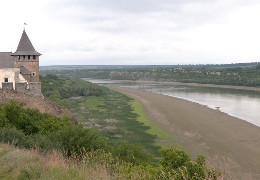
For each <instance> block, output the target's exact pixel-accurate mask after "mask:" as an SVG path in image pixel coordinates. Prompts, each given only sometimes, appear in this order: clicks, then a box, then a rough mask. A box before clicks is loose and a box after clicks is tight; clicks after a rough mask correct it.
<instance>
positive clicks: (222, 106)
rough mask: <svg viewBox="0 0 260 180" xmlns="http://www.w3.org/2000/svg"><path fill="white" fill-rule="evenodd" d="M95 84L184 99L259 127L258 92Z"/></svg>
mask: <svg viewBox="0 0 260 180" xmlns="http://www.w3.org/2000/svg"><path fill="white" fill-rule="evenodd" d="M88 81H91V82H93V83H97V84H112V85H116V86H120V87H127V88H133V89H139V90H145V91H150V92H153V93H158V94H164V95H168V96H173V97H178V98H182V99H186V100H188V101H192V102H196V103H199V104H202V105H206V106H208V107H209V108H212V109H216V110H220V111H222V112H225V113H227V114H229V115H231V116H234V117H237V118H239V119H242V120H245V121H248V122H250V123H252V124H254V125H256V126H258V127H260V92H259V91H258V92H257V91H249V90H237V89H223V88H212V87H194V86H184V85H168V84H160V83H152V82H146V83H143V82H142V83H139V82H134V81H133V82H129V81H127V82H126V81H112V80H94V79H90V80H88Z"/></svg>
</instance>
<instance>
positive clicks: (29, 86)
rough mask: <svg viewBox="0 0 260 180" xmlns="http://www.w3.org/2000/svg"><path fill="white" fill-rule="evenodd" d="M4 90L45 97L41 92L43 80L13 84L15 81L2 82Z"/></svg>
mask: <svg viewBox="0 0 260 180" xmlns="http://www.w3.org/2000/svg"><path fill="white" fill-rule="evenodd" d="M14 85H15V86H14ZM14 87H15V88H14ZM2 90H3V91H15V92H18V93H24V94H27V95H32V96H40V97H43V95H42V92H41V82H28V83H26V82H15V84H13V82H2Z"/></svg>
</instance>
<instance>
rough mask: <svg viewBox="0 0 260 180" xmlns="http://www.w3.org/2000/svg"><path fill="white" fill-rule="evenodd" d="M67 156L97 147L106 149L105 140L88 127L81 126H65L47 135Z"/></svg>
mask: <svg viewBox="0 0 260 180" xmlns="http://www.w3.org/2000/svg"><path fill="white" fill-rule="evenodd" d="M49 137H50V138H51V139H52V140H53V141H54V142H56V143H58V144H59V147H60V149H61V150H62V151H63V152H65V153H66V154H68V155H69V156H70V155H72V154H74V153H76V154H78V155H79V154H81V153H84V152H89V151H93V150H97V149H103V150H105V149H107V141H106V139H104V138H102V137H101V136H99V135H98V133H97V132H95V131H92V130H90V129H84V128H83V127H82V126H75V125H74V126H67V127H64V128H63V129H62V130H59V131H56V132H54V133H51V134H50V136H49Z"/></svg>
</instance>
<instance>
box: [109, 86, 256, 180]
mask: <svg viewBox="0 0 260 180" xmlns="http://www.w3.org/2000/svg"><path fill="white" fill-rule="evenodd" d="M109 87H110V88H111V89H114V90H116V91H119V92H122V93H125V94H127V95H129V96H131V97H133V98H136V99H137V100H139V101H140V102H141V103H142V104H143V106H144V108H145V110H146V112H147V113H148V115H149V117H150V118H151V120H152V121H155V122H157V123H158V124H159V125H160V126H161V127H162V128H163V129H165V130H166V131H168V132H170V133H171V134H172V135H173V136H174V137H176V138H177V140H178V142H179V143H181V144H182V145H183V146H184V148H185V149H186V150H187V151H189V152H190V153H191V154H193V155H197V154H204V155H206V156H207V158H208V159H209V160H210V163H212V164H214V165H215V166H219V167H220V168H222V169H223V168H224V166H226V169H227V170H226V171H227V172H226V173H227V175H230V174H231V177H235V176H236V177H242V179H244V178H247V177H249V176H252V178H253V179H254V178H256V179H257V178H260V128H259V127H257V126H255V125H253V124H250V123H248V122H246V121H243V120H240V119H238V118H235V117H232V116H229V115H227V114H225V113H223V112H220V111H217V110H213V109H210V108H208V107H206V106H202V105H200V104H197V103H193V102H190V101H187V100H183V99H179V98H175V97H170V96H166V95H161V94H155V93H151V92H147V91H141V90H135V89H128V88H121V87H116V86H109Z"/></svg>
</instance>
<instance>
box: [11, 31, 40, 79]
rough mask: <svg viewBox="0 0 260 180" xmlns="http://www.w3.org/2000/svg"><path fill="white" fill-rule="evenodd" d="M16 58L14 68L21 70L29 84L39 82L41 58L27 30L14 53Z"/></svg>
mask: <svg viewBox="0 0 260 180" xmlns="http://www.w3.org/2000/svg"><path fill="white" fill-rule="evenodd" d="M12 56H13V57H14V67H16V68H20V69H21V72H20V73H21V74H22V75H23V76H24V78H25V79H26V80H27V81H28V82H39V81H40V79H39V76H40V75H39V57H40V56H41V54H40V53H38V52H37V51H36V50H35V49H34V47H33V45H32V43H31V41H30V39H29V37H28V36H27V34H26V32H25V30H24V31H23V34H22V37H21V39H20V42H19V44H18V47H17V50H16V51H15V52H14V53H12Z"/></svg>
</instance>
